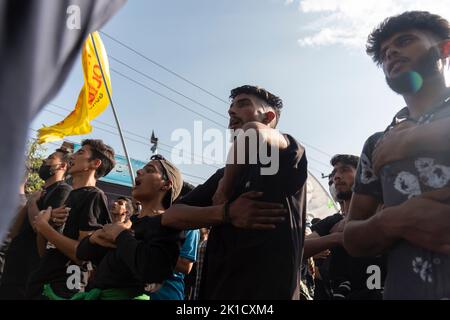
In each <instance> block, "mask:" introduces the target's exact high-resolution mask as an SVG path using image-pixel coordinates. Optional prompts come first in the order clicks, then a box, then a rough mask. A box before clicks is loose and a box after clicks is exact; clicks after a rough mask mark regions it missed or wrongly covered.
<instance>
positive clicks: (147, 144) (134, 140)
mask: <svg viewBox="0 0 450 320" xmlns="http://www.w3.org/2000/svg"><path fill="white" fill-rule="evenodd" d="M44 111H45V112H49V113H52V114H54V115H57V116H60V117H63V118H64V117H65V116H63V115H61V114H59V113H57V112H54V111H52V110H48V109H44ZM96 129H98V130H101V131H104V132H107V133H110V134H112V135H115V136H117V135H118V133H117V132H113V131H110V130H107V129H104V128H100V127H98V126H97V127H96ZM125 138H126V139H127V140H128V141H133V142H136V143H139V144H142V145H145V146H147V147H151V144H149V143H147V142H143V141H139V140H136V139H133V138H130V137H125ZM169 147H171V146H169ZM171 148H172V149H175V150H177V148H174V147H171ZM159 149H161V150H163V151H166V152H168V153H170V152H171V151H170V150H167V149H165V148H161V147H160V148H159ZM191 155H193V154H191ZM192 160H193V161H195V158H194V157H192ZM204 165H206V166H210V167H213V168H215V169H220V167H218V166H215V165H212V164H207V163H205V164H204Z"/></svg>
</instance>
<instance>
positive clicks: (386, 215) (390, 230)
mask: <svg viewBox="0 0 450 320" xmlns="http://www.w3.org/2000/svg"><path fill="white" fill-rule="evenodd" d="M399 213H400V211H399V208H398V207H390V208H386V209H383V210H381V211H380V212H378V213H376V214H375V215H374V217H373V221H374V222H375V223H376V225H377V230H379V231H380V233H381V234H382V235H383V236H384V238H386V239H389V240H392V241H394V240H396V239H398V238H401V230H402V227H403V222H404V221H402V219H401V217H400V214H399Z"/></svg>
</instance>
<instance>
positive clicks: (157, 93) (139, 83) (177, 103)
mask: <svg viewBox="0 0 450 320" xmlns="http://www.w3.org/2000/svg"><path fill="white" fill-rule="evenodd" d="M110 70H111V71H113V72H114V73H117V74H119V75H120V76H122V77H124V78H125V79H128V80H129V81H131V82H134V83H135V84H137V85H139V86H141V87H143V88H144V89H147V90H148V91H150V92H153V93H154V94H156V95H158V96H160V97H162V98H164V99H166V100H169V101H170V102H173V103H175V104H176V105H178V106H180V107H182V108H183V109H186V110H188V111H190V112H192V113H195V114H196V115H198V116H200V117H202V118H204V119H206V120H209V121H211V122H212V123H214V124H217V125H218V126H220V127H222V128H225V129H226V128H227V127H225V126H224V125H223V124H220V123H219V122H217V121H215V120H212V119H211V118H208V117H206V116H204V115H202V114H201V113H199V112H197V111H195V110H192V109H191V108H189V107H187V106H185V105H184V104H181V103H179V102H177V101H175V100H173V99H171V98H169V97H167V96H165V95H163V94H162V93H160V92H158V91H156V90H154V89H152V88H150V87H147V86H146V85H145V84H143V83H142V82H139V81H136V80H134V79H132V78H130V77H128V76H127V75H124V74H123V73H122V72H120V71H117V70H115V69H113V68H110Z"/></svg>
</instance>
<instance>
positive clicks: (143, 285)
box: [53, 155, 183, 300]
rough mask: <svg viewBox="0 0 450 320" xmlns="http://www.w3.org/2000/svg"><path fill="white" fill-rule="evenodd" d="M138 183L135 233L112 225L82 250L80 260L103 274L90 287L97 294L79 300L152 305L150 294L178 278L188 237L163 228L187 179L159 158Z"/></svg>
mask: <svg viewBox="0 0 450 320" xmlns="http://www.w3.org/2000/svg"><path fill="white" fill-rule="evenodd" d="M135 180H136V185H135V187H134V188H133V190H132V195H133V198H134V199H135V200H137V201H139V202H140V204H141V205H142V210H141V211H140V212H139V214H137V215H134V216H132V217H131V219H130V221H131V228H130V226H129V224H130V223H129V221H128V222H126V223H122V222H116V223H113V224H108V225H105V226H104V227H103V229H101V230H97V231H95V232H94V233H93V234H92V235H91V236H89V237H86V238H85V239H83V240H82V241H81V242H80V244H79V245H78V248H77V257H78V258H79V259H81V260H84V261H87V260H89V261H93V262H95V263H96V264H97V265H98V268H97V270H96V272H95V276H94V277H93V279H91V281H90V282H89V287H90V289H91V290H90V291H89V292H88V293H87V294H78V295H77V296H75V297H73V299H100V300H110V299H111V300H112V299H121V300H123V299H125V300H128V299H139V300H149V299H150V298H149V293H151V292H153V290H154V289H157V288H159V287H160V286H161V284H163V282H164V281H166V280H169V279H170V278H171V277H172V276H173V272H174V269H175V267H176V266H177V260H178V259H179V254H180V243H181V240H182V235H181V232H180V231H179V230H175V229H172V228H167V227H163V226H161V215H164V211H165V210H166V209H167V208H168V207H169V206H170V205H172V202H173V200H174V199H176V198H177V197H178V195H179V194H180V191H181V189H182V187H183V179H182V177H181V173H180V171H179V170H178V169H177V168H176V167H175V166H174V165H173V164H172V163H171V162H169V161H168V160H166V159H164V158H162V156H160V155H155V156H153V157H152V160H151V161H150V162H149V163H147V164H146V165H145V166H144V167H143V168H141V169H139V170H138V171H137V177H136V179H135ZM112 247H113V248H112ZM53 298H57V297H56V296H54V295H53Z"/></svg>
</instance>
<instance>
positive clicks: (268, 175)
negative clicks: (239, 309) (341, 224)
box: [162, 85, 307, 300]
mask: <svg viewBox="0 0 450 320" xmlns="http://www.w3.org/2000/svg"><path fill="white" fill-rule="evenodd" d="M230 99H232V102H231V105H230V108H229V110H228V114H229V116H230V123H229V128H230V129H232V130H236V131H238V132H239V133H237V134H236V135H235V137H236V138H235V140H234V142H233V145H232V148H231V150H230V152H229V161H227V165H226V167H225V168H224V169H220V170H218V171H217V172H216V173H215V174H214V175H213V176H212V177H210V178H209V179H208V180H207V181H206V182H205V183H204V184H203V185H200V186H198V187H197V188H195V189H194V190H193V191H191V192H190V193H189V194H187V195H186V196H185V197H183V199H181V201H180V202H178V203H177V204H175V205H173V206H172V207H170V208H169V209H168V210H167V211H166V212H165V213H164V215H163V217H162V224H163V225H165V226H170V227H174V228H177V229H180V230H184V229H197V228H201V227H209V226H211V227H212V228H211V231H210V234H209V238H208V243H207V247H206V254H205V259H204V264H203V267H202V277H201V279H202V280H201V284H200V293H199V299H200V300H202V299H212V300H220V299H222V300H225V299H232V300H237V299H254V300H256V299H261V300H262V299H280V300H288V299H299V281H298V280H299V277H298V273H299V271H300V264H301V255H302V251H303V250H302V248H303V237H304V233H305V216H306V210H305V209H306V207H305V195H306V183H305V182H306V177H307V169H306V166H307V161H306V156H305V152H304V148H303V147H302V146H301V145H300V144H299V143H298V142H297V141H296V140H295V139H294V138H293V137H292V136H290V135H288V134H281V133H280V132H279V131H277V130H276V129H275V128H276V126H277V124H278V120H279V118H280V112H281V108H282V106H283V103H282V100H281V99H280V98H279V97H277V96H275V95H274V94H272V93H270V92H269V91H267V90H265V89H263V88H260V87H256V86H249V85H245V86H241V87H238V88H235V89H233V90H232V91H231V95H230ZM235 133H236V132H235ZM252 136H253V138H252ZM247 138H248V139H247ZM255 138H257V140H256V139H255ZM266 148H267V149H269V151H271V153H270V159H269V161H263V160H262V158H263V157H264V151H267V149H266ZM255 149H256V150H255ZM264 149H266V150H264ZM243 158H244V159H243ZM252 158H253V160H255V161H251V160H250V159H252ZM255 158H256V159H255ZM240 160H241V161H240ZM242 160H244V161H242ZM266 160H267V159H266ZM269 165H270V168H269ZM265 169H269V171H270V169H275V170H274V171H270V172H268V171H267V170H265Z"/></svg>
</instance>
